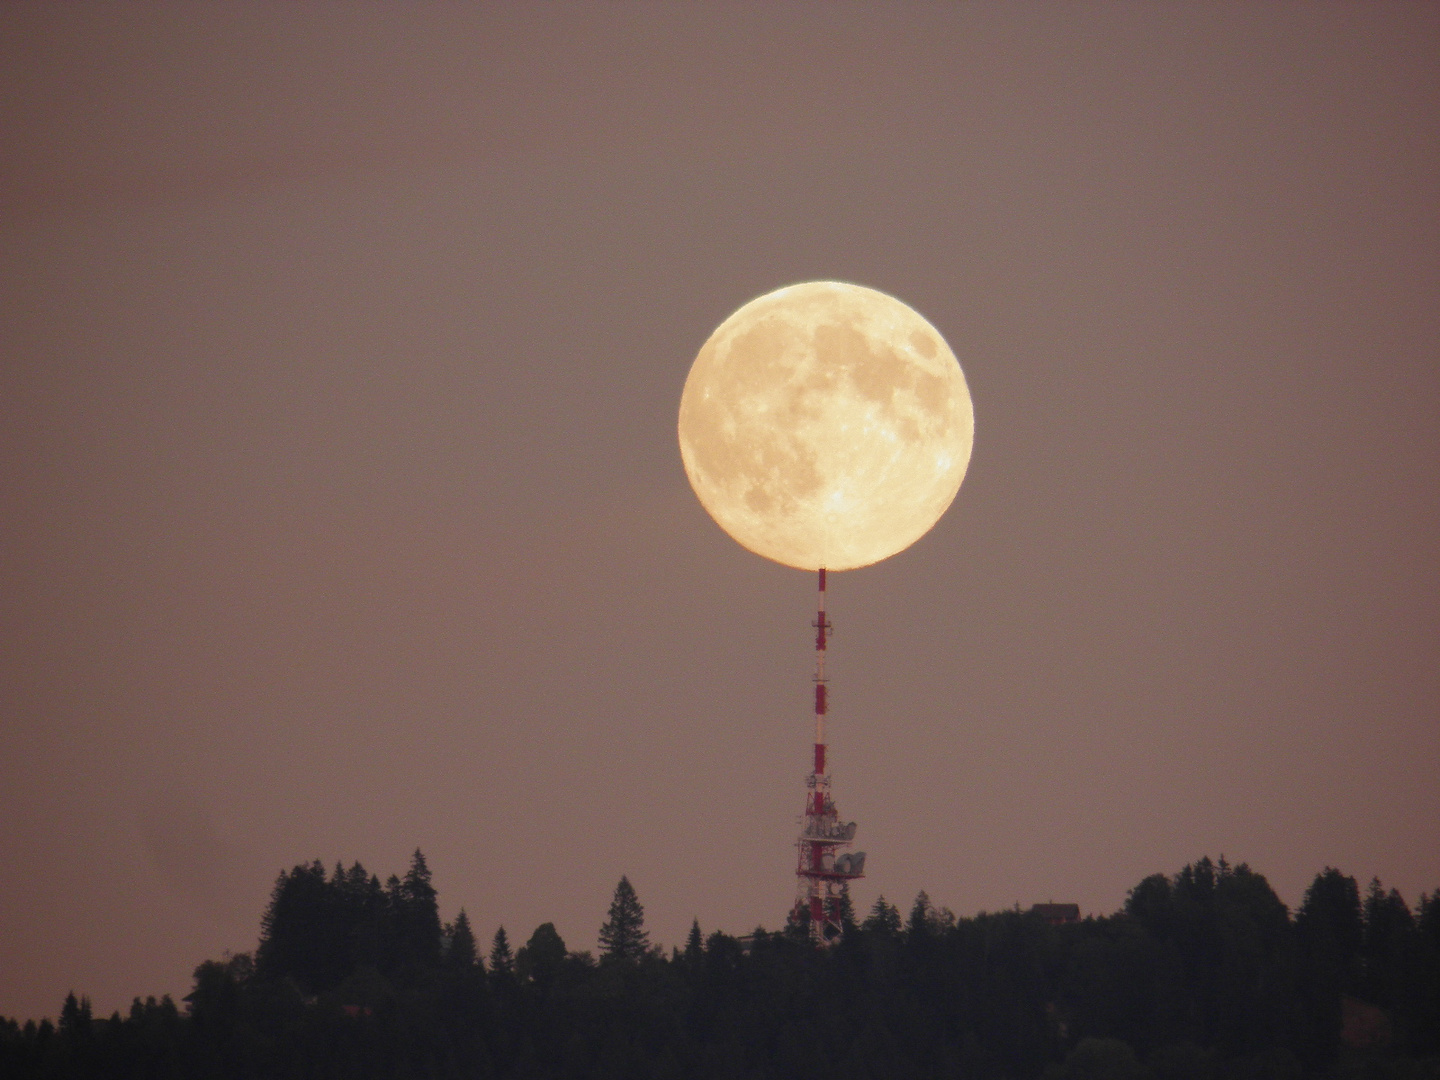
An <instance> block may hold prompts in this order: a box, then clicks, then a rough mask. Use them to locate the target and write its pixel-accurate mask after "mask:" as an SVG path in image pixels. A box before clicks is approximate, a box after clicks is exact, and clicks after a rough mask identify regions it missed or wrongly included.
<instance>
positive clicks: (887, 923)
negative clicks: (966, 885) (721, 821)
mask: <svg viewBox="0 0 1440 1080" xmlns="http://www.w3.org/2000/svg"><path fill="white" fill-rule="evenodd" d="M0 1076H3V1077H16V1078H19V1077H117V1078H119V1077H207V1078H209V1077H215V1078H226V1077H234V1078H242V1077H246V1078H248V1077H394V1078H407V1077H415V1078H420V1077H480V1078H485V1077H516V1078H520V1077H526V1078H529V1077H536V1078H540V1077H577V1078H578V1077H594V1078H609V1077H615V1078H627V1080H632V1078H648V1077H654V1078H677V1080H678V1078H686V1080H690V1078H695V1080H709V1078H714V1080H721V1078H741V1077H744V1078H769V1077H775V1078H782V1077H783V1078H785V1080H803V1078H810V1077H814V1078H817V1080H818V1078H821V1077H824V1078H826V1080H844V1078H852V1077H853V1078H860V1077H865V1078H895V1080H912V1078H924V1077H966V1078H991V1077H994V1078H1002V1077H1003V1078H1010V1080H1029V1078H1044V1080H1103V1078H1112V1077H1113V1078H1121V1080H1210V1078H1215V1080H1219V1078H1229V1077H1244V1078H1255V1080H1262V1078H1274V1080H1283V1078H1298V1077H1311V1076H1314V1077H1336V1078H1342V1077H1346V1078H1348V1077H1356V1078H1359V1077H1377V1078H1395V1080H1410V1078H1415V1080H1421V1078H1424V1080H1437V1078H1440V893H1436V894H1431V895H1429V896H1426V895H1423V894H1422V895H1421V897H1420V898H1419V903H1418V905H1417V907H1416V908H1415V909H1414V910H1412V909H1411V908H1410V906H1409V905H1408V904H1407V903H1406V901H1405V900H1404V898H1403V897H1401V896H1400V894H1399V893H1398V892H1396V891H1395V890H1393V889H1390V890H1386V889H1385V888H1384V887H1383V885H1382V884H1381V883H1380V882H1379V881H1378V880H1375V881H1372V882H1371V883H1370V885H1369V887H1368V888H1367V889H1363V890H1362V889H1361V888H1360V886H1359V885H1358V883H1357V882H1356V880H1355V879H1354V878H1353V877H1349V876H1347V875H1345V874H1343V873H1341V872H1340V871H1338V870H1335V869H1330V868H1327V869H1325V870H1324V871H1322V872H1321V873H1319V874H1317V875H1316V877H1315V879H1314V881H1313V883H1312V884H1311V885H1310V887H1309V889H1308V890H1307V891H1306V893H1305V896H1304V900H1303V902H1302V903H1301V905H1300V907H1299V909H1298V910H1297V911H1295V912H1293V913H1292V912H1291V911H1289V910H1288V908H1287V907H1286V905H1285V904H1283V903H1282V902H1281V901H1280V899H1279V898H1278V897H1277V896H1276V895H1275V892H1274V890H1272V889H1271V887H1270V885H1269V884H1268V882H1267V881H1266V880H1265V878H1264V877H1263V876H1262V875H1261V874H1259V873H1256V872H1255V871H1253V870H1251V869H1249V868H1248V867H1247V866H1245V865H1244V864H1241V865H1238V866H1231V865H1229V864H1227V863H1226V862H1225V860H1224V859H1223V858H1222V859H1221V860H1220V861H1219V862H1218V863H1213V862H1211V861H1210V859H1208V858H1204V859H1201V860H1200V861H1198V862H1196V863H1194V864H1192V865H1189V866H1186V867H1185V868H1184V869H1182V870H1181V871H1180V872H1179V873H1177V874H1174V875H1172V876H1166V875H1163V874H1156V875H1153V876H1151V877H1148V878H1146V879H1145V880H1143V881H1141V882H1140V883H1139V884H1137V885H1136V886H1135V887H1134V888H1133V889H1131V890H1130V892H1129V894H1128V897H1127V899H1126V901H1125V905H1124V907H1123V908H1122V909H1121V910H1120V911H1118V912H1116V913H1115V914H1113V915H1109V916H1104V917H1099V918H1087V919H1084V920H1082V921H1073V922H1068V923H1063V922H1056V921H1054V920H1052V919H1047V918H1046V917H1045V916H1044V914H1043V913H1042V912H1038V911H1031V912H1024V911H1020V910H1012V911H1002V912H995V913H981V914H979V915H977V916H975V917H973V918H958V919H957V918H956V917H955V916H954V915H952V914H951V913H950V912H948V911H946V910H944V909H937V908H936V907H934V906H933V905H932V904H931V903H930V901H929V900H928V899H927V897H926V896H925V894H924V893H921V894H920V895H919V896H918V897H917V898H916V899H915V901H914V903H913V904H912V905H911V906H910V908H909V911H908V914H902V912H901V910H900V909H899V908H897V907H895V906H893V905H891V904H889V903H887V902H886V901H885V900H884V899H883V898H882V899H881V900H879V901H877V902H876V904H875V905H874V907H873V908H872V909H871V910H870V911H869V912H868V914H865V915H863V917H857V916H856V915H855V914H854V913H853V912H850V911H847V912H846V929H845V933H844V935H843V937H842V938H841V940H839V941H838V942H836V943H834V944H832V945H831V946H829V947H820V946H816V945H812V944H811V943H810V941H809V937H808V928H807V927H806V926H804V925H803V924H800V923H798V922H795V921H794V920H791V921H790V922H788V923H787V924H786V925H785V927H784V928H783V929H781V930H779V931H777V932H766V931H765V930H763V929H756V930H755V931H754V932H753V933H752V934H748V935H745V936H743V937H735V936H731V935H728V934H724V933H712V934H710V935H709V936H705V935H704V934H703V933H702V931H701V928H700V927H699V925H698V924H696V925H694V926H692V928H691V931H690V935H689V938H688V940H687V941H686V942H685V943H684V945H683V946H682V947H679V948H674V949H671V950H670V951H669V952H668V953H667V952H666V951H664V950H663V949H662V948H661V947H659V946H652V945H651V944H650V943H649V940H648V937H647V934H646V931H645V924H644V909H643V907H642V905H641V903H640V900H639V898H638V897H637V896H636V894H635V891H634V889H633V888H632V887H631V885H630V883H629V881H628V880H626V879H624V878H622V879H621V880H620V883H619V885H617V887H616V890H615V896H614V899H613V901H612V903H611V905H610V908H609V911H608V913H606V916H605V920H604V924H603V926H602V928H601V931H600V955H599V956H598V957H596V956H592V955H591V954H590V953H588V952H583V951H572V950H570V949H568V948H567V947H566V944H565V942H564V941H563V940H562V939H561V937H560V935H559V934H558V933H557V932H556V930H555V927H554V926H553V925H552V924H550V923H544V924H542V925H541V926H539V927H538V928H536V929H535V930H534V931H533V933H531V934H530V935H529V937H528V939H527V940H526V941H525V942H524V943H523V944H519V945H517V946H515V947H513V948H512V945H511V941H510V937H509V935H507V933H506V931H505V930H504V928H503V927H502V928H501V929H499V930H498V931H497V932H496V933H495V934H494V937H493V939H492V940H491V942H490V944H489V946H488V948H482V947H481V946H480V944H478V943H477V940H476V937H475V935H474V932H473V931H472V928H471V924H470V920H469V918H468V916H467V915H466V913H465V912H464V911H463V910H462V911H461V912H460V914H459V915H458V916H457V918H456V919H455V921H454V922H453V923H449V924H442V922H441V920H440V916H439V908H438V904H437V896H436V891H435V889H434V887H433V885H432V884H431V874H430V870H429V868H428V867H427V865H426V863H425V859H424V856H423V855H422V854H421V853H420V852H419V851H417V852H416V853H415V856H414V858H413V860H412V863H411V866H410V868H409V870H408V871H407V872H406V874H405V875H404V876H403V877H399V876H392V877H391V878H390V879H389V880H388V882H386V883H384V884H382V883H381V882H380V880H379V878H378V877H376V876H374V875H372V874H370V873H369V872H368V871H367V870H366V869H365V868H364V867H362V866H361V865H360V864H358V863H356V864H354V865H352V866H351V867H349V868H348V869H346V868H345V867H343V866H341V865H337V866H336V867H335V868H334V870H333V871H330V872H327V871H326V869H325V867H324V866H323V865H322V864H321V863H320V862H318V861H317V862H315V863H312V864H310V865H308V866H297V867H295V868H294V869H293V870H290V871H289V872H287V873H282V874H281V875H280V877H279V879H278V880H277V881H276V884H275V889H274V892H273V893H272V895H271V900H270V904H269V907H268V909H267V910H266V911H265V913H264V916H263V918H262V920H261V932H260V940H259V944H258V947H257V948H256V950H255V952H254V953H253V954H251V953H244V954H241V955H236V956H227V957H226V958H224V959H220V960H207V961H205V962H204V963H202V964H200V965H199V967H197V968H196V969H195V976H194V986H193V989H192V990H191V991H190V993H189V994H187V995H186V996H185V998H184V1000H183V1002H181V1003H179V1004H177V1003H175V1002H174V1001H172V1000H171V999H170V998H169V997H166V998H163V999H161V1000H160V1001H158V1002H157V1001H156V1000H155V999H154V998H153V997H152V998H147V999H145V1000H143V1001H142V1000H141V999H139V998H136V999H135V1001H134V1003H133V1004H132V1005H131V1007H130V1009H129V1014H128V1015H126V1016H122V1015H120V1013H118V1012H117V1013H115V1014H113V1015H111V1016H110V1017H108V1018H104V1017H98V1016H94V1015H92V1010H91V1007H90V1003H89V1001H88V1000H87V999H85V998H84V997H80V998H77V997H76V996H75V994H73V993H72V994H71V995H70V996H69V997H67V998H66V1000H65V1003H64V1006H63V1009H62V1011H61V1014H60V1020H59V1024H58V1025H55V1024H52V1023H51V1022H50V1021H49V1020H48V1019H47V1020H44V1021H41V1022H40V1023H38V1024H37V1023H36V1022H34V1021H27V1022H24V1023H21V1022H20V1021H17V1020H0Z"/></svg>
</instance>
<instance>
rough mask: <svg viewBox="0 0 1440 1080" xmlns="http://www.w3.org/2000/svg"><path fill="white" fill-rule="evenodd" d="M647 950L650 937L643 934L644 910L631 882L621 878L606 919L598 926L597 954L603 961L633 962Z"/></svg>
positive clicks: (644, 932)
mask: <svg viewBox="0 0 1440 1080" xmlns="http://www.w3.org/2000/svg"><path fill="white" fill-rule="evenodd" d="M649 948H650V935H649V934H648V933H646V931H645V909H644V908H643V907H641V906H640V899H639V897H637V896H636V895H635V889H634V888H633V887H632V886H631V884H630V879H629V878H627V877H621V879H620V883H619V884H618V885H616V886H615V896H614V898H613V899H612V900H611V901H610V912H609V917H608V918H606V920H605V923H604V925H602V926H601V927H600V955H601V959H603V960H611V961H635V960H638V959H640V958H641V957H642V956H644V955H645V953H646V952H647V951H648V950H649Z"/></svg>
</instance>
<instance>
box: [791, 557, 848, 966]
mask: <svg viewBox="0 0 1440 1080" xmlns="http://www.w3.org/2000/svg"><path fill="white" fill-rule="evenodd" d="M819 607H820V611H819V614H818V615H817V616H816V617H815V621H814V622H813V623H812V624H811V625H812V626H814V627H815V768H814V771H813V772H811V773H810V775H809V776H808V777H807V778H806V780H805V785H806V787H808V788H809V789H810V790H809V794H807V795H806V797H805V816H804V817H803V818H802V819H801V826H800V839H799V840H797V841H796V844H795V846H796V847H797V848H798V849H799V851H800V858H799V863H798V865H797V866H796V867H795V876H796V877H797V878H798V879H799V887H798V888H797V889H796V892H795V910H794V913H793V917H795V918H797V919H801V920H803V919H804V917H805V916H806V915H808V916H809V922H810V937H811V939H812V940H813V941H816V942H819V943H821V944H828V943H829V942H832V941H835V940H836V939H837V938H839V936H840V933H841V929H842V927H841V921H840V895H841V891H842V890H843V889H844V887H845V883H846V882H847V881H853V880H855V879H856V878H859V877H863V876H864V874H863V872H862V871H864V869H865V853H864V852H863V851H857V852H854V853H853V854H851V853H845V854H841V855H837V854H836V849H837V848H845V847H849V846H850V841H852V840H854V839H855V822H853V821H851V822H848V823H842V822H841V821H840V818H839V815H838V813H837V812H836V810H835V800H834V799H832V798H831V797H830V774H829V773H827V772H826V771H825V712H826V700H825V699H826V692H825V637H826V635H827V634H828V633H829V632H830V620H829V619H827V618H825V571H824V570H823V569H822V570H821V571H820V604H819Z"/></svg>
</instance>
